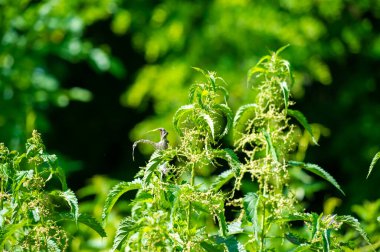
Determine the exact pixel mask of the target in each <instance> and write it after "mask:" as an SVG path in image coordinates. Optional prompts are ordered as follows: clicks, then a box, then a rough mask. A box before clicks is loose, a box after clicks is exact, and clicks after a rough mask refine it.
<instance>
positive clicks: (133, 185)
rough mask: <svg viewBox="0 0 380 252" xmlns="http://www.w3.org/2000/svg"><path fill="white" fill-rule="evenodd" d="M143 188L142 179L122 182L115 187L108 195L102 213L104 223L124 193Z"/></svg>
mask: <svg viewBox="0 0 380 252" xmlns="http://www.w3.org/2000/svg"><path fill="white" fill-rule="evenodd" d="M141 188H142V181H141V179H135V180H134V181H132V182H120V183H119V184H117V185H115V186H114V187H113V188H112V189H111V191H110V192H109V193H108V195H107V198H106V202H105V203H104V208H103V213H102V220H103V222H104V221H105V220H106V219H107V217H108V215H109V214H110V212H111V210H112V208H113V206H114V205H115V203H116V201H117V200H118V199H119V198H120V197H121V195H123V194H124V193H126V192H128V191H131V190H137V189H141Z"/></svg>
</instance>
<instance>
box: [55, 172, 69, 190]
mask: <svg viewBox="0 0 380 252" xmlns="http://www.w3.org/2000/svg"><path fill="white" fill-rule="evenodd" d="M55 174H56V176H57V178H58V179H59V181H60V182H61V185H62V190H63V191H65V190H67V189H68V188H67V182H66V176H65V172H64V171H63V169H62V168H60V167H58V168H57V169H56V170H55Z"/></svg>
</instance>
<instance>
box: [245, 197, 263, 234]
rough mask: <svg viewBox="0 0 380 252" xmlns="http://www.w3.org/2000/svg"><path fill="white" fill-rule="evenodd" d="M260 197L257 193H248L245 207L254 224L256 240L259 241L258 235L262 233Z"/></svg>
mask: <svg viewBox="0 0 380 252" xmlns="http://www.w3.org/2000/svg"><path fill="white" fill-rule="evenodd" d="M259 203H260V197H259V196H258V195H257V194H256V193H252V192H250V193H247V194H246V195H245V196H244V201H243V206H244V210H245V213H246V215H247V218H248V219H249V220H250V221H251V222H252V226H253V233H254V235H255V239H256V240H258V234H259V232H260V225H259V218H258V211H259Z"/></svg>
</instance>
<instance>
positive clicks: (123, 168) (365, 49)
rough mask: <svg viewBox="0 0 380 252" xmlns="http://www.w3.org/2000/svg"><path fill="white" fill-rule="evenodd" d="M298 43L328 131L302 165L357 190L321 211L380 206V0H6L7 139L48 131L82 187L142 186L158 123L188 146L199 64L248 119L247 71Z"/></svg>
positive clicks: (3, 135)
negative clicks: (186, 125)
mask: <svg viewBox="0 0 380 252" xmlns="http://www.w3.org/2000/svg"><path fill="white" fill-rule="evenodd" d="M286 44H290V45H291V46H290V47H289V48H288V49H286V50H285V51H284V53H283V54H282V56H283V57H284V58H286V59H287V60H289V61H290V62H291V64H292V66H293V70H294V73H295V84H294V86H293V88H292V94H293V98H294V99H295V101H296V105H295V107H296V108H297V109H299V110H301V111H303V113H304V114H305V116H306V117H307V118H308V119H309V121H310V122H311V123H317V124H314V127H315V128H316V129H318V130H319V131H320V132H321V138H320V140H319V145H320V146H319V147H317V146H309V148H308V150H307V153H306V154H305V153H303V152H302V151H303V150H300V152H302V153H301V158H302V157H304V158H305V161H307V162H312V163H317V164H319V165H320V166H321V167H323V168H324V169H326V170H327V171H329V172H330V173H331V174H332V175H333V176H334V177H335V178H336V179H337V181H338V182H339V183H340V184H341V185H342V188H343V190H344V191H345V192H346V195H347V196H346V197H344V198H342V197H341V196H340V195H339V193H338V192H337V191H334V190H333V189H332V188H331V187H326V188H325V189H324V190H322V191H320V192H318V193H317V194H316V195H315V196H314V198H312V199H311V202H310V206H309V207H310V208H311V209H313V210H315V211H321V210H322V204H323V202H324V200H326V199H327V198H329V197H333V196H336V197H341V198H342V205H341V206H340V207H339V208H338V209H337V211H338V212H340V213H347V212H349V210H350V206H352V205H353V204H361V203H362V202H363V201H364V200H365V199H368V200H375V199H377V198H379V196H380V193H379V189H378V181H379V180H380V172H378V171H376V169H375V171H374V172H373V174H372V176H371V177H370V178H369V179H368V180H366V179H365V177H366V175H367V171H368V166H369V164H370V162H371V159H372V157H373V156H374V155H375V153H376V152H377V151H380V71H379V70H380V1H377V0H346V1H342V0H303V1H296V0H277V1H275V0H273V1H267V0H255V1H249V0H234V1H231V0H214V1H173V0H162V1H121V0H96V1H94V0H45V1H36V0H0V141H1V142H5V143H6V144H7V145H8V146H10V147H11V148H14V149H20V148H23V143H24V141H25V139H26V137H28V136H30V133H31V131H32V130H33V129H34V128H36V129H38V130H39V131H40V132H41V133H42V136H43V139H44V141H45V143H46V145H47V149H48V151H49V152H50V153H56V154H57V155H58V156H59V157H60V162H61V166H62V167H63V168H64V169H65V171H66V173H67V175H68V184H69V186H70V187H71V188H73V189H74V190H79V189H80V188H83V187H84V186H85V185H86V184H87V182H88V181H89V180H90V179H91V178H93V177H94V176H95V175H98V174H103V175H107V176H108V177H111V178H115V179H122V180H131V179H132V178H133V176H134V174H135V173H136V171H137V170H138V169H139V166H143V165H144V164H145V160H146V156H145V157H144V153H145V154H146V153H149V151H151V150H149V149H140V150H139V151H138V152H137V153H136V157H137V160H136V161H135V162H133V161H132V155H131V152H132V142H133V141H135V140H137V139H140V138H149V139H153V140H155V139H158V135H154V133H150V134H146V132H148V131H149V130H152V129H155V128H158V127H165V128H166V129H167V130H168V131H169V132H170V134H169V136H170V140H171V141H172V143H174V142H175V141H176V137H175V132H174V129H173V128H172V126H171V121H172V116H173V114H174V112H175V110H176V109H177V108H178V107H179V106H181V105H184V104H186V103H187V90H188V88H189V86H190V85H191V84H192V83H193V82H194V81H195V80H197V79H199V78H200V76H199V74H197V73H196V72H195V71H194V70H193V69H192V68H191V67H193V66H196V67H200V68H203V69H207V70H211V71H216V72H217V73H218V75H219V76H221V77H223V79H224V80H225V81H226V82H227V83H228V89H229V91H230V100H229V104H230V105H231V107H232V109H233V110H234V111H236V108H237V107H238V106H239V105H241V104H242V103H244V102H249V100H248V96H247V95H246V93H247V92H246V90H247V85H246V73H247V71H248V69H249V68H250V67H252V66H253V65H254V64H256V62H257V60H258V59H259V58H260V57H262V56H263V55H266V54H267V53H268V52H269V50H273V51H274V50H276V49H278V48H280V47H281V46H283V45H286ZM304 147H305V146H304ZM304 149H305V148H304ZM95 178H97V177H95ZM93 181H95V180H94V179H93ZM96 181H98V180H96ZM100 184H101V183H100Z"/></svg>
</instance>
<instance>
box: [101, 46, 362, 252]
mask: <svg viewBox="0 0 380 252" xmlns="http://www.w3.org/2000/svg"><path fill="white" fill-rule="evenodd" d="M284 48H285V47H284ZM284 48H281V49H279V50H278V51H277V52H273V53H272V54H271V55H268V56H265V57H263V58H262V59H261V60H260V61H259V62H258V63H257V65H256V66H255V67H253V68H251V69H250V71H249V74H248V80H249V83H250V84H252V93H253V94H252V97H253V98H252V99H253V100H252V103H249V104H245V105H243V106H241V107H240V108H239V109H238V110H237V112H236V114H235V116H234V117H233V113H232V111H231V109H230V108H229V106H228V104H227V98H228V92H227V89H226V88H225V86H224V82H223V81H222V79H221V78H220V77H217V76H216V75H215V73H214V72H205V71H203V70H199V69H196V70H198V71H200V72H201V73H202V74H203V75H204V76H205V77H206V82H205V83H199V84H198V83H197V84H194V85H193V86H192V88H191V89H190V96H189V101H190V104H188V105H185V106H182V107H180V108H179V109H178V110H177V112H176V113H175V115H174V119H173V124H174V128H175V129H176V130H177V131H178V133H179V135H180V140H181V141H180V143H179V144H178V145H177V146H175V147H169V148H167V149H160V150H158V149H157V150H156V151H155V152H154V153H153V154H152V156H151V157H150V159H149V162H148V164H147V165H146V166H145V167H142V169H141V171H140V172H139V173H138V174H137V175H136V179H135V180H134V181H132V182H121V183H119V184H117V185H116V186H115V187H114V188H113V189H112V190H111V191H110V193H109V195H108V197H107V200H106V203H105V207H104V210H103V220H104V221H106V220H107V217H108V215H109V214H110V212H111V210H112V207H113V206H114V205H115V203H116V202H117V200H118V199H119V198H120V197H121V196H122V195H123V194H125V193H126V192H128V191H131V190H137V194H136V197H135V198H134V200H133V201H132V203H131V214H130V216H128V217H126V218H125V219H124V220H123V221H121V223H120V225H119V228H118V231H117V233H116V237H115V239H114V244H113V248H112V250H113V251H114V250H116V249H126V250H127V251H141V250H143V251H150V250H153V249H154V250H156V251H157V250H169V251H190V250H191V251H223V250H225V249H228V251H268V250H270V249H272V250H273V249H279V248H282V249H283V250H284V251H285V250H286V251H289V250H291V249H293V250H294V251H305V250H308V251H321V250H323V251H332V250H342V249H344V248H345V247H349V248H351V247H354V246H360V243H361V241H362V240H363V241H365V242H367V243H368V244H369V239H368V238H367V234H366V233H365V231H364V230H363V229H362V227H361V226H360V223H359V222H358V220H356V219H355V218H354V217H352V216H349V215H343V216H337V215H333V214H316V213H305V212H304V210H303V209H302V206H301V205H300V204H299V202H298V201H297V199H296V197H295V192H294V190H293V188H292V180H291V176H292V174H294V173H297V172H298V173H301V175H302V171H301V170H305V171H307V172H309V173H312V174H314V175H317V176H319V177H321V178H323V179H325V180H326V181H328V182H329V183H331V184H332V185H333V186H335V187H336V188H337V189H338V190H339V191H341V192H342V193H343V191H342V189H341V187H340V186H339V184H338V183H337V181H336V180H335V179H334V178H333V177H332V176H331V175H330V174H329V173H328V172H326V171H325V170H324V169H322V168H321V167H319V166H318V165H315V164H309V163H303V162H299V161H293V160H291V159H290V157H291V154H292V153H294V152H295V150H296V148H297V144H296V143H297V136H298V135H297V131H299V130H300V129H299V126H297V125H296V124H294V123H293V120H294V119H295V121H296V122H298V124H300V125H301V126H303V127H304V128H305V129H306V131H307V132H308V133H309V134H310V135H311V136H312V130H311V127H310V125H309V124H308V122H307V120H306V118H305V117H304V116H303V114H302V113H301V112H300V111H297V110H292V109H290V108H289V107H290V106H291V105H292V104H293V102H292V101H291V99H290V92H289V90H290V88H291V85H292V82H293V77H292V72H291V69H290V65H289V62H288V61H286V60H284V59H282V58H281V57H280V56H279V53H280V52H281V51H282V50H283V49H284ZM230 131H233V134H232V135H233V138H234V150H231V149H229V148H223V147H222V145H221V143H220V142H219V140H220V138H221V137H223V136H225V135H226V134H228V132H230ZM312 139H313V140H314V141H315V139H314V138H313V137H312ZM291 170H296V171H297V172H293V173H291V172H290V171H291ZM248 177H249V178H250V179H249V181H250V183H251V184H253V188H254V189H252V190H250V191H249V192H245V193H244V194H243V195H242V190H241V188H242V186H244V183H243V182H244V180H247V178H248ZM292 179H297V178H292ZM343 194H344V193H343ZM227 212H232V213H231V215H232V217H230V216H228V215H227V214H226V213H227ZM226 216H228V218H226ZM228 219H231V220H228ZM195 220H196V221H195ZM299 223H301V225H299ZM297 224H298V225H297ZM344 224H346V225H348V226H349V227H351V228H352V229H353V230H354V231H355V232H357V233H358V234H359V235H361V237H362V239H361V240H360V239H359V240H358V243H359V244H354V242H347V241H346V240H344V237H343V236H342V235H341V234H340V233H339V230H341V227H342V226H343V225H344ZM297 226H298V227H297Z"/></svg>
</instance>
